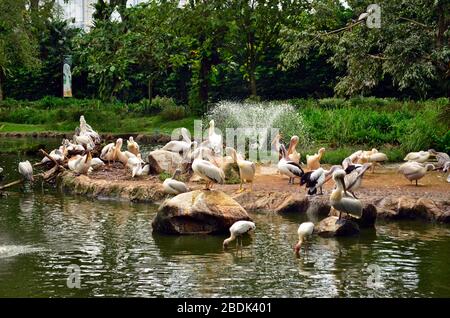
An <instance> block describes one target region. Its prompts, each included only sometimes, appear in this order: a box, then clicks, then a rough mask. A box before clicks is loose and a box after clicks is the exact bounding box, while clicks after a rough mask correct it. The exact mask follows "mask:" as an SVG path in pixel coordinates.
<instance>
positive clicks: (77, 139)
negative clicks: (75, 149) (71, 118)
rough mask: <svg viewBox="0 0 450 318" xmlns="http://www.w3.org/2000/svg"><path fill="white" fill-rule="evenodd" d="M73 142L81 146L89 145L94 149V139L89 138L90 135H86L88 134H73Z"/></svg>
mask: <svg viewBox="0 0 450 318" xmlns="http://www.w3.org/2000/svg"><path fill="white" fill-rule="evenodd" d="M73 142H74V143H75V144H77V145H81V146H83V147H87V146H89V147H91V148H92V149H94V147H95V143H94V141H93V140H92V138H91V137H90V136H88V135H81V136H77V135H74V136H73Z"/></svg>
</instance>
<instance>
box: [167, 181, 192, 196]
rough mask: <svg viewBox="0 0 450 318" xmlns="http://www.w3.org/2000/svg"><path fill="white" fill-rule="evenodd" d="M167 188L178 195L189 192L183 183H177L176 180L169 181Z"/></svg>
mask: <svg viewBox="0 0 450 318" xmlns="http://www.w3.org/2000/svg"><path fill="white" fill-rule="evenodd" d="M168 186H169V187H171V188H172V189H173V190H175V191H176V192H178V193H184V192H188V191H189V189H188V188H187V186H186V185H185V184H184V183H183V182H181V181H178V180H174V179H171V180H170V181H169V182H168Z"/></svg>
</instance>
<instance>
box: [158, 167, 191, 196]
mask: <svg viewBox="0 0 450 318" xmlns="http://www.w3.org/2000/svg"><path fill="white" fill-rule="evenodd" d="M180 174H181V170H180V169H176V170H175V172H174V174H173V176H172V178H167V179H166V180H164V182H163V189H164V193H167V194H175V195H176V194H180V193H184V192H188V191H189V189H188V187H187V186H186V184H185V183H184V182H181V181H178V180H176V179H175V178H176V177H177V176H178V175H180Z"/></svg>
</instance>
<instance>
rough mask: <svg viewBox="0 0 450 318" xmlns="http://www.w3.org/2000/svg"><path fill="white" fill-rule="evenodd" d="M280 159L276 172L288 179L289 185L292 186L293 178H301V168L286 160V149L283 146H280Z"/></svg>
mask: <svg viewBox="0 0 450 318" xmlns="http://www.w3.org/2000/svg"><path fill="white" fill-rule="evenodd" d="M280 150H281V154H282V158H281V159H280V161H278V165H277V166H278V171H280V173H281V174H283V175H285V176H288V177H289V184H291V183H292V184H294V181H295V178H301V176H302V175H303V173H304V171H303V169H302V167H300V165H299V164H298V163H296V162H293V161H290V160H289V159H288V158H287V153H286V148H285V147H284V145H281V146H280Z"/></svg>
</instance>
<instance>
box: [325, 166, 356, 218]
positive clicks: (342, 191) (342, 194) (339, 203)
mask: <svg viewBox="0 0 450 318" xmlns="http://www.w3.org/2000/svg"><path fill="white" fill-rule="evenodd" d="M345 176H346V173H345V171H344V170H342V169H338V170H336V171H335V172H334V173H333V180H334V182H335V183H336V189H334V190H333V192H332V193H331V196H330V204H331V206H332V207H333V208H335V209H336V210H338V211H339V219H338V221H340V220H341V215H342V212H345V213H347V214H353V215H356V216H358V217H359V216H361V214H362V208H363V207H362V203H361V201H359V200H358V199H356V198H354V197H353V196H350V195H349V194H348V193H347V190H346V187H345Z"/></svg>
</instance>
